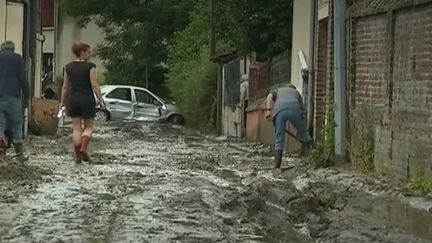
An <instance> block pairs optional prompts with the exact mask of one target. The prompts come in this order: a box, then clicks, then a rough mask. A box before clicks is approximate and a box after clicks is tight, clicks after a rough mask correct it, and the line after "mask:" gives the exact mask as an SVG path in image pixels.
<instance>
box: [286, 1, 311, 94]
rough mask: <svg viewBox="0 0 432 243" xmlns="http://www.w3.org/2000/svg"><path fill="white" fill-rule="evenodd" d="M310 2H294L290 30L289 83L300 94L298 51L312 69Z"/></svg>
mask: <svg viewBox="0 0 432 243" xmlns="http://www.w3.org/2000/svg"><path fill="white" fill-rule="evenodd" d="M311 8H312V5H311V1H310V0H294V11H293V30H292V33H293V34H292V56H291V60H292V61H291V83H293V84H294V85H295V86H296V87H297V88H298V89H299V92H300V93H302V91H303V87H302V77H301V72H300V70H301V69H300V60H299V58H298V51H300V50H301V51H303V53H304V55H305V57H306V61H307V65H308V66H309V67H310V68H309V70H311V68H312V64H311V63H310V60H308V58H309V53H310V48H311V46H310V37H311V28H310V27H311V18H310V15H311Z"/></svg>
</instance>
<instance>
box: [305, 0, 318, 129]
mask: <svg viewBox="0 0 432 243" xmlns="http://www.w3.org/2000/svg"><path fill="white" fill-rule="evenodd" d="M316 9H317V4H316V0H311V12H310V31H311V33H310V38H309V63H310V64H309V66H310V67H309V72H308V75H309V78H308V79H309V82H308V84H309V85H308V94H309V97H308V107H307V130H308V131H309V133H311V134H313V119H314V117H313V116H314V85H315V33H316V32H315V27H316V25H315V21H316Z"/></svg>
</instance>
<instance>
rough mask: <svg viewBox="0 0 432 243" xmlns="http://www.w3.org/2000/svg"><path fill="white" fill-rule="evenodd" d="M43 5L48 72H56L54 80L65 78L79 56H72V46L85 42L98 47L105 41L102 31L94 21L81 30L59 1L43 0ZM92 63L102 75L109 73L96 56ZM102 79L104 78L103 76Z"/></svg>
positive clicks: (45, 68)
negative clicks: (61, 8) (65, 67)
mask: <svg viewBox="0 0 432 243" xmlns="http://www.w3.org/2000/svg"><path fill="white" fill-rule="evenodd" d="M41 2H42V26H43V34H44V36H45V42H44V45H43V50H44V51H43V64H44V68H43V69H44V72H45V73H49V72H53V74H54V75H52V77H53V81H54V82H55V81H56V79H61V78H62V75H63V67H64V66H65V65H66V64H67V63H68V62H70V61H72V60H74V59H75V57H74V56H73V53H72V45H73V44H74V43H75V42H78V41H82V42H85V43H87V44H89V45H90V46H91V47H92V48H96V47H97V45H98V44H100V43H101V42H102V41H103V40H104V35H103V33H102V31H101V30H100V28H98V26H97V25H96V24H95V23H94V22H90V23H89V24H88V25H87V26H86V27H81V26H80V25H79V24H78V23H77V21H76V20H75V19H74V18H72V17H70V16H68V15H66V14H65V13H64V12H63V11H61V10H60V9H59V6H58V0H41ZM92 62H94V63H95V64H96V65H97V66H98V71H99V73H100V74H102V73H103V72H104V70H105V68H104V65H103V62H102V61H101V60H100V59H99V58H97V57H95V56H94V57H92ZM100 76H101V75H100Z"/></svg>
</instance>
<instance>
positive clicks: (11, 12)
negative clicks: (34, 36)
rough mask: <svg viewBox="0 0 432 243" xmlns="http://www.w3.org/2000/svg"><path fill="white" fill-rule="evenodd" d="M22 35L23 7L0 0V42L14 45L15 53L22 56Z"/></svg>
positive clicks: (20, 4)
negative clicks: (11, 42)
mask: <svg viewBox="0 0 432 243" xmlns="http://www.w3.org/2000/svg"><path fill="white" fill-rule="evenodd" d="M23 33H24V7H23V4H22V3H12V2H6V0H0V42H1V43H3V42H4V41H6V40H10V41H13V42H14V43H15V49H16V52H17V53H19V54H20V55H22V50H23V45H22V43H23Z"/></svg>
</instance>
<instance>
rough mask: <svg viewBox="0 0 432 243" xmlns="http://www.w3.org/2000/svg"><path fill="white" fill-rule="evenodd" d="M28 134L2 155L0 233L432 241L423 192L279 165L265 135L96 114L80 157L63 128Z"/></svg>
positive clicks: (86, 238)
mask: <svg viewBox="0 0 432 243" xmlns="http://www.w3.org/2000/svg"><path fill="white" fill-rule="evenodd" d="M30 144H31V145H30V147H29V152H30V154H31V161H30V162H28V163H27V164H26V165H25V166H21V165H18V164H14V163H12V162H1V163H2V164H1V165H0V190H1V194H0V195H1V196H0V242H19V243H21V242H91V243H96V242H292V243H302V242H305V243H306V242H328V243H330V242H341V243H348V242H401V243H402V242H404V243H405V242H431V241H432V226H431V225H432V217H431V215H432V213H431V212H432V204H431V203H430V201H429V200H427V199H424V200H422V201H420V202H419V203H417V204H416V205H417V207H414V206H413V205H412V203H411V204H410V202H411V201H412V200H411V199H412V197H408V196H406V195H405V194H406V193H405V192H404V190H402V189H401V190H395V189H390V188H391V187H390V186H389V185H386V184H382V183H380V182H379V181H375V180H369V179H366V178H361V177H357V176H355V175H349V174H346V173H343V172H340V171H337V170H332V169H326V170H313V169H312V168H311V165H309V164H308V163H307V162H305V161H304V160H301V159H296V158H285V160H284V163H283V166H284V168H285V170H284V171H283V172H279V171H275V170H272V169H271V168H272V161H273V160H272V157H271V155H270V154H269V149H268V148H266V147H264V146H259V145H253V144H246V143H243V142H238V141H228V140H226V139H217V138H213V137H206V136H202V135H200V134H198V133H196V132H195V131H191V130H188V129H186V128H183V127H172V126H168V125H160V124H151V123H133V122H131V123H124V124H115V123H113V124H104V125H99V126H98V128H97V131H96V133H95V136H94V140H93V144H92V145H91V150H92V156H93V157H92V161H91V163H84V164H83V165H79V166H76V165H75V164H74V163H73V158H72V151H71V144H70V139H69V137H65V138H64V139H63V141H60V142H59V141H55V140H53V139H52V138H48V137H32V138H31V139H30ZM401 198H403V199H406V200H405V201H404V200H402V199H401ZM418 200H420V199H418ZM418 205H421V206H418ZM429 211H430V212H429Z"/></svg>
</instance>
